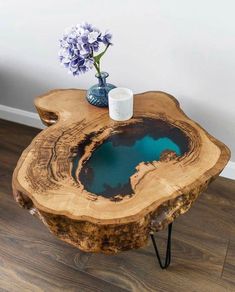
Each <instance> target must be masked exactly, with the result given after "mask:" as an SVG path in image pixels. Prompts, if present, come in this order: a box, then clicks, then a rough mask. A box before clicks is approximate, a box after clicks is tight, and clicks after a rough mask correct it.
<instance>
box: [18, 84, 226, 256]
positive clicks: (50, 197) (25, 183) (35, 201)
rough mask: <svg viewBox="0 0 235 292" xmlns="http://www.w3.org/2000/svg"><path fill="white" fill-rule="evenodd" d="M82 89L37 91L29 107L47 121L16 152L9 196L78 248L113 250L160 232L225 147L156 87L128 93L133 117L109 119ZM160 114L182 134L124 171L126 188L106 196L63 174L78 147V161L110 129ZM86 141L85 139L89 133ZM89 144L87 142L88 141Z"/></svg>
mask: <svg viewBox="0 0 235 292" xmlns="http://www.w3.org/2000/svg"><path fill="white" fill-rule="evenodd" d="M84 96H85V91H82V90H75V89H71V90H54V91H52V92H49V93H48V94H46V95H43V96H41V97H38V98H37V99H36V101H35V105H36V108H37V110H38V112H39V115H40V117H41V119H42V121H43V122H44V123H45V124H46V125H48V126H49V127H48V128H47V129H45V130H43V131H42V132H41V133H40V134H39V135H38V136H36V138H35V139H34V140H33V141H32V143H31V144H30V146H29V147H28V148H27V149H26V150H25V151H24V152H23V154H22V156H21V158H20V160H19V162H18V164H17V167H16V169H15V171H14V175H13V192H14V197H15V199H16V201H17V202H18V203H19V204H20V205H21V206H22V207H25V208H27V209H29V210H30V212H31V213H32V214H35V215H37V216H38V217H39V218H40V219H41V220H42V221H43V222H44V224H45V225H47V226H48V228H49V229H50V230H51V232H53V233H54V234H56V235H57V236H59V237H60V238H61V239H62V240H65V241H67V242H69V243H71V244H73V245H75V246H77V247H79V248H80V249H82V250H84V251H92V252H105V253H113V252H118V251H121V250H127V249H132V248H139V247H141V246H144V245H145V244H146V242H147V239H148V234H149V231H150V230H155V231H158V230H161V229H163V228H164V227H165V226H166V225H168V224H169V223H170V222H172V221H173V220H174V219H175V218H176V217H177V216H178V215H180V214H183V213H185V212H186V211H187V210H188V209H189V208H190V206H191V204H192V203H193V202H194V200H195V199H196V198H197V196H198V195H199V194H200V193H201V192H202V191H203V190H205V188H206V187H207V186H208V184H209V183H210V182H211V181H212V180H213V179H214V178H216V177H217V176H218V175H219V173H220V172H221V171H222V170H223V168H224V167H225V165H226V163H227V162H228V160H229V157H230V152H229V150H228V148H227V147H226V146H225V145H224V144H223V143H221V142H219V141H218V140H216V139H215V138H213V137H212V136H211V135H209V134H208V133H207V132H206V131H205V130H203V129H202V128H201V127H200V126H199V125H198V124H196V123H195V122H194V121H192V120H191V119H189V118H188V117H187V116H186V115H185V114H184V113H183V111H182V110H181V109H180V107H179V103H178V102H177V100H176V99H175V98H174V97H172V96H170V95H168V94H166V93H163V92H147V93H143V94H138V95H136V96H135V98H134V104H135V106H134V118H133V119H131V120H130V121H127V122H123V123H120V122H114V121H112V120H111V119H110V118H109V116H108V111H107V109H101V108H96V107H94V106H91V105H89V104H88V103H87V101H86V100H85V98H84ZM142 118H151V119H156V120H159V119H160V120H163V121H166V122H167V123H169V124H171V125H172V126H173V127H177V128H179V129H180V130H181V131H182V132H183V133H185V135H187V137H188V139H189V151H187V153H185V154H184V155H183V156H182V157H175V156H174V155H173V156H171V155H170V156H169V155H166V157H163V159H162V160H160V161H153V162H150V163H140V164H139V165H138V166H137V167H136V173H135V174H134V175H133V176H132V177H131V179H130V181H131V187H132V189H133V194H132V195H131V196H130V195H129V196H122V197H121V198H119V197H118V195H117V198H118V200H113V199H112V200H111V199H109V198H105V197H103V196H96V195H95V194H92V193H89V192H88V191H87V190H86V189H85V188H84V186H83V185H82V183H81V182H80V181H79V180H77V181H75V180H74V178H73V177H72V175H71V167H72V166H71V160H72V158H73V156H74V154H75V153H76V151H77V149H79V147H80V146H81V147H83V153H82V156H81V159H80V161H79V165H78V169H77V177H79V172H80V171H81V170H82V167H83V165H84V162H85V161H87V159H89V157H90V156H91V155H92V153H93V151H94V150H95V149H96V147H97V146H98V145H100V144H102V142H103V141H105V140H106V139H107V138H108V137H109V136H110V135H111V134H112V133H113V131H115V129H116V128H117V127H119V126H120V125H129V124H132V123H137V122H139V121H141V119H142ZM91 136H92V139H89V141H88V137H91ZM88 142H89V143H88Z"/></svg>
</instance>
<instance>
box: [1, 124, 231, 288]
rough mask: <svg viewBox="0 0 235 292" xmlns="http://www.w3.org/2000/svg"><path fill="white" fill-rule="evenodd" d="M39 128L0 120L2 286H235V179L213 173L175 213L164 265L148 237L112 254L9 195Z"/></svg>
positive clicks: (162, 236) (162, 237) (161, 238)
mask: <svg viewBox="0 0 235 292" xmlns="http://www.w3.org/2000/svg"><path fill="white" fill-rule="evenodd" d="M38 133H39V130H38V129H33V128H30V127H27V126H24V125H19V124H15V123H11V122H9V121H3V120H0V263H1V264H0V287H1V289H0V290H3V291H50V292H51V291H62V290H63V291H73V292H74V291H87V292H88V291H89V292H90V291H94V292H97V291H102V292H106V291H107V292H110V291H141V292H145V291H148V292H149V291H154V292H155V291H158V292H175V291H182V292H188V291H200V292H208V291H213V292H217V291H218V292H225V291H226V292H228V291H235V261H234V259H235V254H234V252H235V249H234V246H235V217H234V213H235V196H234V194H235V181H234V180H229V179H226V178H222V177H219V178H218V179H216V180H215V181H214V182H212V183H211V185H210V186H209V188H208V189H207V190H206V191H205V192H204V193H203V194H202V195H201V196H199V198H198V199H197V200H196V202H195V204H194V206H193V208H191V209H190V210H189V211H188V212H187V213H186V214H185V215H183V216H179V217H178V218H177V219H176V220H175V222H174V227H173V234H172V236H173V238H172V239H173V240H172V263H171V266H170V267H169V268H168V270H167V271H162V270H161V269H160V267H159V265H158V263H157V261H156V256H155V253H154V249H153V246H152V244H151V242H150V240H149V242H148V244H147V246H145V247H144V248H140V249H138V250H130V251H127V252H122V253H118V254H114V255H108V256H107V255H105V254H94V253H93V254H92V253H84V252H82V251H80V250H79V249H78V248H75V247H73V246H71V245H69V244H66V243H65V242H63V241H61V240H59V239H57V238H56V236H54V235H53V234H50V233H49V232H48V230H47V229H46V228H45V226H44V224H43V223H42V222H41V221H40V220H38V219H37V218H34V217H32V216H31V215H30V213H29V212H27V211H26V210H24V209H21V208H19V206H18V205H17V204H15V202H14V200H13V198H12V189H11V177H12V172H13V170H14V168H15V165H16V163H17V160H18V159H19V157H20V154H21V153H22V151H23V149H24V148H25V147H26V146H27V145H28V144H29V143H30V141H31V140H32V138H33V137H34V136H36V135H37V134H38ZM218 214H219V215H218ZM166 237H167V232H166V230H164V231H162V232H158V233H157V234H156V240H157V243H158V247H159V250H160V253H161V255H164V252H165V243H166Z"/></svg>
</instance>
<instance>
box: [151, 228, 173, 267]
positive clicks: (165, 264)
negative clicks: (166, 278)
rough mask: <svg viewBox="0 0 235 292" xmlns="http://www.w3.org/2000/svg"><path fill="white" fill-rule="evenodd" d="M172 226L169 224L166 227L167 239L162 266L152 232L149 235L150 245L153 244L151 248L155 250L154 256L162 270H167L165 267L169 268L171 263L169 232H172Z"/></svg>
mask: <svg viewBox="0 0 235 292" xmlns="http://www.w3.org/2000/svg"><path fill="white" fill-rule="evenodd" d="M172 224H173V223H170V224H169V225H168V238H167V247H166V257H165V263H164V264H163V263H162V261H161V258H160V254H159V251H158V248H157V244H156V241H155V238H154V234H153V232H151V233H150V236H151V239H152V243H153V247H154V249H155V252H156V256H157V259H158V262H159V265H160V267H161V268H162V269H167V267H169V265H170V263H171V232H172Z"/></svg>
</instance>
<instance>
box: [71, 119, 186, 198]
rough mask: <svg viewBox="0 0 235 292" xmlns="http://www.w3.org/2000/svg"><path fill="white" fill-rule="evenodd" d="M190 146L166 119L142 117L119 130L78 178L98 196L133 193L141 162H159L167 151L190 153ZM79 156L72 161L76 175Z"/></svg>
mask: <svg viewBox="0 0 235 292" xmlns="http://www.w3.org/2000/svg"><path fill="white" fill-rule="evenodd" d="M94 136H95V135H94ZM84 143H85V141H84ZM86 144H88V142H86ZM188 145H189V141H188V137H187V136H186V135H185V134H184V133H183V132H182V131H181V130H180V129H179V128H177V127H175V126H173V125H170V124H169V123H166V122H164V121H163V120H159V119H158V120H156V119H150V118H143V119H141V121H138V122H136V123H134V124H130V125H124V126H119V127H118V128H116V129H115V131H114V133H113V134H111V135H110V136H109V138H108V139H106V140H105V141H104V142H103V143H102V144H101V145H99V146H98V147H97V148H96V149H95V150H94V152H93V153H92V155H91V157H90V158H89V159H88V160H87V161H86V162H85V164H84V165H83V167H82V170H81V172H80V174H79V179H80V181H81V183H82V184H83V185H84V187H85V189H86V190H87V191H89V192H91V193H94V194H97V195H102V196H105V197H112V196H115V195H117V194H121V195H127V194H132V193H133V190H132V188H131V184H130V177H131V176H132V175H133V174H134V173H135V172H136V166H137V165H138V164H139V163H141V162H151V161H158V160H160V156H161V154H162V153H163V152H164V151H173V152H175V154H176V155H177V156H180V155H182V154H184V153H185V152H186V151H188ZM80 157H81V151H80V155H77V157H75V159H74V161H73V163H74V164H73V173H72V174H73V176H75V173H76V167H77V164H78V160H79V159H80Z"/></svg>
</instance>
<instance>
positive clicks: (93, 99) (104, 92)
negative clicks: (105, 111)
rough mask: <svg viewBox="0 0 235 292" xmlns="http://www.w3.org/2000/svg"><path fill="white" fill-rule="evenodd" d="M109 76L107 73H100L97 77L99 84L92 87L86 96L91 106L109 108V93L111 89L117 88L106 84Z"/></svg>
mask: <svg viewBox="0 0 235 292" xmlns="http://www.w3.org/2000/svg"><path fill="white" fill-rule="evenodd" d="M108 76H109V74H108V73H107V72H101V73H100V75H99V74H98V73H97V74H96V75H95V77H96V78H97V79H98V84H95V85H93V86H91V87H90V88H89V89H88V91H87V95H86V98H87V100H88V102H89V103H90V104H92V105H95V106H98V107H107V106H108V93H109V91H110V90H111V89H113V88H115V87H116V86H114V85H113V84H110V83H107V82H106V79H107V78H108Z"/></svg>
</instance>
